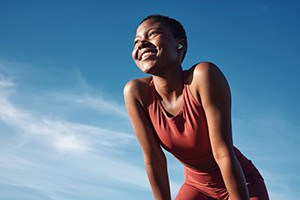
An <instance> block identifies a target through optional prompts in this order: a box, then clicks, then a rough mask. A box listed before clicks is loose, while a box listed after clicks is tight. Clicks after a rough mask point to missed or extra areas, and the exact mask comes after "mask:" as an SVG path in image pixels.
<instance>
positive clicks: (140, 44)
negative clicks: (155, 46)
mask: <svg viewBox="0 0 300 200" xmlns="http://www.w3.org/2000/svg"><path fill="white" fill-rule="evenodd" d="M149 45H150V43H149V42H148V41H147V40H145V39H144V40H140V41H139V42H138V44H137V48H138V49H139V50H141V49H143V48H146V47H149Z"/></svg>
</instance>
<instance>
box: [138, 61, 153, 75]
mask: <svg viewBox="0 0 300 200" xmlns="http://www.w3.org/2000/svg"><path fill="white" fill-rule="evenodd" d="M154 67H155V65H154V64H153V63H143V64H142V65H140V66H139V68H140V70H141V71H142V72H144V73H146V74H151V72H152V71H153V68H154Z"/></svg>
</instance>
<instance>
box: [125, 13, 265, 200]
mask: <svg viewBox="0 0 300 200" xmlns="http://www.w3.org/2000/svg"><path fill="white" fill-rule="evenodd" d="M186 51H187V38H186V33H185V30H184V28H183V27H182V25H181V24H180V23H179V22H178V21H176V20H175V19H172V18H169V17H167V16H161V15H151V16H148V17H146V18H145V19H144V20H142V22H141V23H140V25H139V27H138V29H137V31H136V37H135V40H134V49H133V52H132V58H133V60H134V61H135V63H136V65H137V66H138V67H139V69H140V70H141V71H143V72H144V73H147V74H150V75H151V76H149V77H145V78H140V79H136V80H132V81H129V82H128V83H127V84H126V86H125V88H124V98H125V103H126V107H127V111H128V114H129V117H130V120H131V123H132V126H133V129H134V132H135V134H136V136H137V139H138V141H139V143H140V145H141V148H142V151H143V156H144V164H145V168H146V171H147V175H148V178H149V181H150V185H151V188H152V191H153V195H154V198H155V199H157V200H158V199H162V200H169V199H171V197H170V187H169V179H168V172H167V162H166V157H165V155H164V153H163V151H162V149H161V146H162V147H164V148H165V149H166V150H167V151H169V152H171V153H172V154H173V155H174V156H175V157H176V158H177V159H178V160H179V161H180V162H182V163H183V164H184V174H185V182H184V184H183V185H182V187H181V188H180V190H179V192H178V194H177V197H176V199H177V200H192V199H194V200H196V199H197V200H200V199H207V200H208V199H222V200H223V199H230V200H238V199H239V200H241V199H242V200H245V199H251V200H266V199H268V194H267V190H266V187H265V184H264V181H263V178H262V177H261V175H260V174H259V172H258V170H257V169H256V168H255V167H254V165H253V164H252V163H251V161H249V160H248V159H246V158H245V157H244V156H243V155H242V154H241V153H240V152H239V150H237V149H236V148H235V147H234V146H233V143H232V135H231V134H232V133H231V132H232V130H231V95H230V89H229V86H228V84H227V81H226V79H225V77H224V76H223V74H222V72H221V71H220V70H219V69H218V68H217V67H216V66H215V65H214V64H212V63H208V62H201V63H198V64H196V65H194V66H193V67H191V68H190V69H189V70H185V71H184V70H183V69H182V67H181V63H182V61H183V59H184V57H185V53H186Z"/></svg>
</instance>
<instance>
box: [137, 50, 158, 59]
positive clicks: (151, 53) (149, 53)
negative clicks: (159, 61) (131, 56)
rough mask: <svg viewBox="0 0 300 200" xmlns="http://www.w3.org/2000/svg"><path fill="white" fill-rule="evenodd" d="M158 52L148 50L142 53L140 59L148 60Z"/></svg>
mask: <svg viewBox="0 0 300 200" xmlns="http://www.w3.org/2000/svg"><path fill="white" fill-rule="evenodd" d="M155 55H156V53H155V52H150V51H147V52H145V53H143V54H142V56H141V58H140V60H146V59H147V58H149V57H150V56H155Z"/></svg>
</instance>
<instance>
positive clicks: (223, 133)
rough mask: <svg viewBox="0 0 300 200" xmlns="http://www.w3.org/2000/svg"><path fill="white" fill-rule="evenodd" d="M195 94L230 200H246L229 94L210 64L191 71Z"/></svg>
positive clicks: (222, 80)
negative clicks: (201, 109)
mask: <svg viewBox="0 0 300 200" xmlns="http://www.w3.org/2000/svg"><path fill="white" fill-rule="evenodd" d="M194 74H195V77H197V80H198V83H199V84H198V87H197V88H198V89H197V90H198V94H200V95H199V96H200V99H201V102H202V106H203V108H204V111H205V114H206V118H207V124H208V130H209V137H210V142H211V147H212V152H213V155H214V158H215V160H216V162H217V164H218V166H219V168H220V170H221V174H222V177H223V180H224V183H225V186H226V188H227V190H228V193H229V196H230V200H246V199H249V194H248V189H247V187H246V182H245V178H244V174H243V171H242V169H241V166H240V164H239V162H238V160H237V158H236V156H235V154H234V151H233V142H232V129H231V94H230V89H229V86H228V83H227V81H226V79H225V77H224V76H223V74H222V72H221V71H220V70H219V69H218V68H217V67H216V66H215V65H213V64H210V63H201V64H198V66H196V68H195V71H194Z"/></svg>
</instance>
